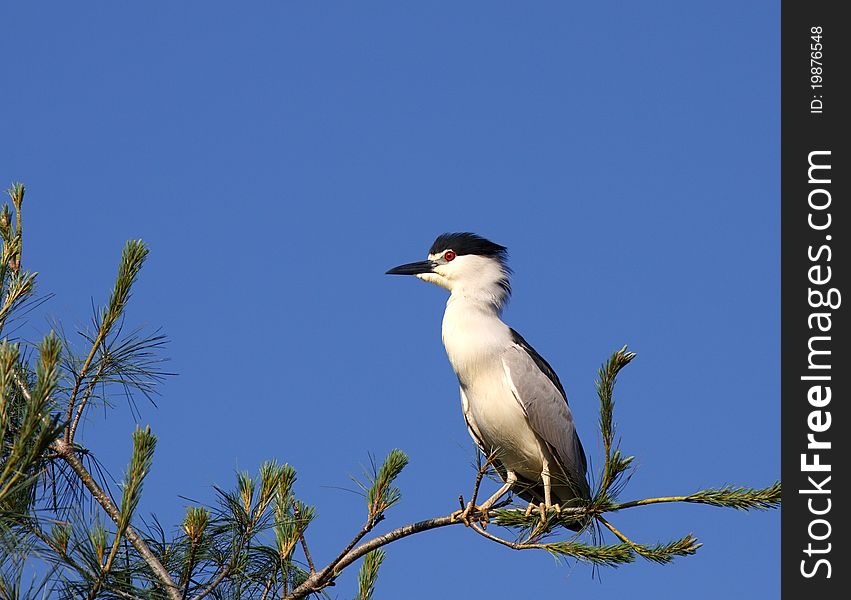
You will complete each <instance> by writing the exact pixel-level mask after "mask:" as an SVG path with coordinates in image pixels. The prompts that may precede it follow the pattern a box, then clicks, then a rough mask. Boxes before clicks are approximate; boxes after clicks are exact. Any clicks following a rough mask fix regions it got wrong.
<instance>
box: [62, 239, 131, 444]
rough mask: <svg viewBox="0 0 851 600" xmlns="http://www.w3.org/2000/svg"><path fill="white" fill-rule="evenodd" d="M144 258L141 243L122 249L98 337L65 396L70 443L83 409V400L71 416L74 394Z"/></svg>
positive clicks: (120, 309)
mask: <svg viewBox="0 0 851 600" xmlns="http://www.w3.org/2000/svg"><path fill="white" fill-rule="evenodd" d="M147 256H148V248H147V247H146V246H145V244H144V242H142V240H130V241H128V242H127V243H126V244H125V246H124V251H123V252H122V254H121V263H120V264H119V267H118V276H117V277H116V279H115V286H114V288H113V290H112V294H110V297H109V301H108V302H107V305H106V307H105V308H104V309H103V310H102V311H101V315H100V326H99V327H98V332H97V335H96V336H95V339H94V341H93V342H92V348H91V350H90V351H89V354H88V356H87V357H86V359H85V361H83V366H82V367H81V368H80V372H79V373H77V377H76V379H75V380H74V387H73V389H72V390H71V394H70V395H69V397H68V410H67V414H66V421H68V423H69V425H68V427H67V429H66V432H65V440H66V441H67V442H68V443H69V444H71V443H73V442H74V434H75V433H76V431H77V425H78V424H79V422H80V418H81V417H82V415H83V410H84V409H85V406H86V402H85V401H83V402H81V403H80V406H79V407H78V408H77V413H76V415H75V414H74V405H75V402H76V400H77V394H78V393H79V391H80V386H81V384H82V383H83V381H84V380H85V378H86V375H87V374H88V370H89V367H90V366H91V364H92V360H93V359H94V357H95V354H96V353H97V352H98V350H99V349H100V348H101V346H102V344H103V343H104V341H105V340H106V338H107V337H108V336H109V333H110V331H111V330H112V327H113V325H115V323H116V322H117V321H118V319H119V317H120V316H121V315H122V314H123V312H124V309H125V308H126V306H127V302H128V301H129V300H130V290H131V288H132V286H133V283H134V282H135V281H136V277H137V276H138V275H139V271H140V270H141V269H142V265H143V264H144V262H145V259H146V258H147ZM87 399H88V396H87V397H86V400H87ZM72 416H73V421H72Z"/></svg>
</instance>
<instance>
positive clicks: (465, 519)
mask: <svg viewBox="0 0 851 600" xmlns="http://www.w3.org/2000/svg"><path fill="white" fill-rule="evenodd" d="M461 504H462V506H463V504H464V503H463V502H462V503H461ZM450 519H452V521H453V522H455V521H461V522H462V523H464V525H466V526H467V527H469V526H470V525H472V524H473V523H474V522H476V521H478V522H479V523H481V524H482V526H483V527H484V526H485V525H486V523H487V522H488V511H487V509H486V508H483V507H481V506H476V505H475V504H473V501H472V500H471V501H470V502H468V503H467V505H466V506H464V508H462V509H461V510H456V511H455V512H454V513H452V514H451V515H450Z"/></svg>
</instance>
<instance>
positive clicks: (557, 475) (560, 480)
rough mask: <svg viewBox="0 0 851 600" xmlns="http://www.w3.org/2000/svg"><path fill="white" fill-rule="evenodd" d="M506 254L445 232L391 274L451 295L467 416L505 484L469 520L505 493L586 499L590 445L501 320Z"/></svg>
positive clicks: (449, 327) (451, 353)
mask: <svg viewBox="0 0 851 600" xmlns="http://www.w3.org/2000/svg"><path fill="white" fill-rule="evenodd" d="M507 258H508V257H507V250H506V248H505V247H504V246H500V245H499V244H495V243H493V242H491V241H489V240H486V239H485V238H483V237H480V236H478V235H476V234H473V233H444V234H443V235H440V236H439V237H438V238H437V239H436V240H435V241H434V244H432V246H431V249H430V250H429V251H428V258H427V259H426V260H424V261H420V262H413V263H409V264H404V265H400V266H398V267H395V268H393V269H390V270H389V271H387V274H389V275H415V276H416V277H417V278H418V279H422V280H423V281H428V282H430V283H434V284H436V285H439V286H440V287H443V288H445V289H447V290H449V292H450V296H449V300H448V302H447V303H446V311H445V312H444V315H443V345H444V347H445V348H446V354H447V355H448V357H449V362H450V363H451V364H452V368H453V369H454V371H455V374H456V375H457V376H458V382H459V383H460V384H461V408H462V410H463V413H464V419H465V420H466V422H467V429H468V431H469V432H470V435H471V436H472V438H473V440H474V441H475V442H476V444H477V445H478V447H479V448H480V449H481V451H482V452H483V453H484V454H485V455H486V456H491V455H493V456H495V460H494V466H495V468H496V470H497V472H498V473H499V474H500V476H501V477H502V479H503V481H504V482H505V485H503V486H502V487H501V488H500V489H499V490H498V491H497V492H496V493H495V494H493V496H491V497H490V498H489V499H488V500H487V501H485V502H484V503H483V504H482V505H481V506H479V507H473V506H472V505H468V507H467V511H466V512H465V513H464V516H465V517H466V516H467V513H468V512H469V511H470V510H471V509H473V508H476V509H478V510H480V511H481V512H482V513H484V514H487V510H488V509H489V508H490V507H491V506H493V505H494V504H495V503H496V502H497V501H498V500H499V499H500V498H502V497H503V496H504V495H505V494H506V493H508V491H509V490H511V491H512V492H514V493H516V494H517V495H519V496H520V497H521V498H523V499H525V500H527V501H528V502H530V503H535V504H541V503H543V508H550V507H554V508H555V509H556V510H560V508H562V507H564V506H565V505H570V504H573V503H574V502H575V499H578V500H586V499H588V498H589V497H590V490H589V486H588V479H587V475H586V471H587V468H588V467H587V460H586V458H585V451H584V450H583V449H582V443H581V442H580V441H579V436H578V435H577V433H576V427H575V425H574V422H573V414H572V413H571V411H570V407H569V406H568V404H567V396H566V394H565V392H564V388H563V387H562V385H561V382H560V381H559V379H558V376H557V375H556V373H555V371H553V369H552V367H550V365H549V363H547V361H546V360H544V358H543V357H542V356H541V355H540V354H538V353H537V352H536V351H535V349H534V348H532V346H530V345H529V343H528V342H527V341H526V340H524V339H523V337H522V336H521V335H520V334H519V333H517V332H516V331H514V329H512V328H510V327H509V326H508V325H506V324H505V323H503V321H502V319H501V318H500V316H501V313H502V308H503V306H504V305H505V303H506V301H507V300H508V297H509V296H510V294H511V285H510V282H509V277H510V274H511V270H510V269H509V268H508V265H507ZM531 507H532V504H530V508H531ZM541 514H542V516H543V515H544V514H545V511H544V510H541Z"/></svg>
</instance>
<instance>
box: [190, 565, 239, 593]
mask: <svg viewBox="0 0 851 600" xmlns="http://www.w3.org/2000/svg"><path fill="white" fill-rule="evenodd" d="M232 568H233V562H230V563H228V564H227V565H225V566H224V567H222V568H221V570H220V571H219V572H218V574H217V575H216V576H215V577H214V578H213V579H212V580H211V581H210V583H208V584H207V585H205V586H204V589H202V590H201V591H200V592H198V593H197V594H195V595H194V596H193V597H192V600H201V599H202V598H204V597H205V596H206V595H207V594H209V593H210V592H212V591H213V590H214V589H216V588H217V587H219V584H220V583H221V582H222V581H224V579H225V577H227V576H228V573H230V570H231V569H232ZM178 597H179V596H178Z"/></svg>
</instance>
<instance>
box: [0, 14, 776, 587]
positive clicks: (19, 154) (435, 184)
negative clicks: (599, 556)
mask: <svg viewBox="0 0 851 600" xmlns="http://www.w3.org/2000/svg"><path fill="white" fill-rule="evenodd" d="M0 21H2V22H3V23H4V26H3V30H4V33H3V36H0V55H2V56H3V57H4V59H3V61H2V63H3V66H2V70H1V71H2V74H3V76H2V80H3V83H4V86H3V87H4V91H3V93H2V94H0V135H2V140H3V143H2V144H0V182H4V183H3V185H6V184H8V183H10V182H11V181H13V180H20V181H23V182H24V183H26V184H27V185H28V188H29V192H28V196H27V203H26V206H25V210H26V212H25V219H26V227H27V236H28V237H27V239H26V240H25V244H26V247H25V254H24V258H25V262H26V266H27V268H30V269H34V270H37V271H39V272H40V290H41V291H42V292H44V293H53V294H55V296H54V297H53V299H52V300H50V302H49V303H47V304H46V305H44V306H42V307H41V309H40V310H39V312H38V313H37V314H33V315H31V316H30V319H29V321H28V323H27V324H26V325H25V326H24V327H23V328H22V329H21V330H20V331H19V335H21V336H23V337H28V338H33V339H34V338H36V337H38V336H40V335H42V334H43V333H44V332H45V331H46V330H47V328H48V319H49V318H58V319H61V320H62V321H63V322H64V324H65V327H66V329H68V330H74V329H75V328H77V327H78V326H83V325H85V324H87V323H88V319H89V316H90V314H91V302H92V298H94V300H95V301H96V302H102V301H103V300H104V299H105V298H106V295H107V293H108V291H109V289H110V288H111V285H112V279H113V277H114V273H115V269H116V265H117V260H118V256H119V253H120V250H121V247H122V244H123V242H124V240H126V239H128V238H143V239H144V240H145V241H146V242H147V243H148V244H149V245H150V247H151V257H150V260H149V262H148V264H147V265H146V267H145V269H144V271H143V273H142V277H141V280H140V282H139V284H138V286H137V288H136V290H135V293H134V298H133V301H132V305H131V308H130V310H129V312H128V320H129V322H130V323H131V324H144V325H147V326H149V327H150V328H156V327H159V326H162V327H163V329H164V330H165V332H167V334H168V335H169V337H170V338H171V340H172V341H171V344H170V346H169V349H168V356H169V357H170V359H171V361H170V363H169V369H171V370H173V371H175V372H177V373H179V376H177V377H174V378H172V379H170V380H169V381H168V382H167V384H165V385H164V386H163V387H162V388H161V391H162V395H161V396H160V397H159V399H158V404H159V408H156V409H155V408H153V407H151V406H149V405H144V404H142V405H141V406H142V419H141V422H142V423H143V424H144V423H150V424H151V426H152V428H153V430H154V432H155V433H156V434H157V435H158V436H159V439H160V443H159V446H158V448H157V455H156V462H155V465H154V469H153V472H152V473H151V475H150V477H149V479H148V480H147V482H146V491H145V495H144V498H143V501H142V505H141V510H142V511H143V512H154V513H156V514H157V515H158V516H159V517H160V520H161V521H162V522H163V523H165V524H173V525H175V526H176V525H177V524H178V523H179V520H180V518H181V517H182V514H183V511H184V508H185V506H186V502H185V500H183V499H181V498H180V497H178V496H187V497H191V498H195V499H197V500H199V501H202V502H204V501H207V502H209V501H211V500H212V498H213V492H212V487H211V486H212V485H213V484H218V485H225V486H226V485H230V484H231V482H232V481H233V473H234V471H235V470H237V469H249V470H252V471H254V470H255V469H256V467H257V466H258V465H259V463H260V462H261V461H263V460H265V459H268V458H276V459H278V460H279V461H287V462H290V463H291V464H293V465H294V466H295V467H296V468H297V469H298V472H299V481H298V484H297V490H298V492H299V493H300V495H301V497H302V498H303V499H304V500H305V501H307V502H309V503H312V504H315V505H316V506H317V511H318V514H319V519H318V520H317V522H316V523H315V524H314V525H313V526H312V528H311V530H310V531H309V541H310V542H311V545H312V546H313V554H314V557H315V558H316V559H317V560H318V561H322V560H328V559H329V558H330V557H331V556H332V555H333V554H335V553H336V551H338V550H339V549H340V548H341V547H342V545H344V543H345V541H347V540H348V537H349V536H350V534H351V533H353V532H354V531H355V530H356V529H357V528H358V527H359V526H360V516H361V514H363V512H364V511H363V510H362V509H363V501H362V499H361V498H360V497H358V496H357V495H355V494H353V493H350V492H348V491H345V490H344V489H343V488H347V489H352V488H354V485H353V484H352V483H351V481H350V476H351V475H359V474H360V473H361V472H362V467H363V466H364V465H367V464H368V461H369V453H372V454H374V455H376V456H378V457H383V456H384V455H385V454H386V453H387V452H388V451H389V450H390V449H391V448H394V447H399V448H402V449H403V450H405V451H406V452H407V453H408V454H409V455H410V457H411V463H410V466H409V467H408V468H407V469H406V471H405V472H404V473H403V475H402V477H401V481H400V483H401V487H402V492H403V502H402V504H401V505H400V506H399V507H398V508H397V509H396V510H395V511H394V512H393V513H391V514H390V516H389V518H388V519H387V522H386V526H387V527H392V526H394V525H400V524H403V523H405V522H409V521H412V520H418V519H420V518H425V517H429V516H436V515H438V514H445V513H446V512H447V511H449V510H453V509H454V508H455V507H456V504H457V500H456V498H457V496H458V494H459V493H464V494H465V495H466V494H468V493H469V488H470V486H471V484H472V478H473V473H472V470H471V467H470V462H471V460H472V457H473V456H474V454H473V445H472V442H471V440H470V439H469V438H468V435H467V432H466V429H465V427H464V422H463V418H462V417H461V413H460V404H459V399H458V390H457V382H456V381H455V378H454V375H453V373H452V371H451V368H450V366H449V364H448V362H447V360H446V357H445V354H444V351H443V348H442V346H441V343H440V319H441V315H442V310H443V305H444V302H445V292H443V291H442V290H440V289H438V288H435V287H433V286H428V285H426V284H423V283H421V282H418V281H415V280H413V279H411V280H403V279H400V278H391V277H387V276H385V275H383V273H384V271H385V270H386V269H387V268H389V267H391V266H394V265H396V264H399V263H402V262H408V261H412V260H419V259H421V258H423V257H424V256H425V254H426V251H427V249H428V247H429V245H430V244H431V242H432V240H433V239H434V237H435V236H436V235H437V234H439V233H441V232H443V231H456V230H470V231H475V232H477V233H480V234H482V235H485V236H486V237H489V238H491V239H493V240H494V241H497V242H499V243H502V244H504V245H506V246H508V247H509V250H510V253H511V265H512V267H513V268H514V270H515V272H516V275H515V277H514V280H513V283H514V290H515V293H514V297H513V299H512V301H511V303H510V304H509V306H508V308H507V310H506V312H505V319H506V320H507V321H508V322H509V323H510V324H511V325H512V326H514V327H515V328H516V329H518V330H519V331H520V332H521V333H522V334H523V335H524V337H526V339H528V340H529V341H530V343H532V344H533V345H534V346H535V347H536V349H537V350H538V351H539V352H541V353H542V354H543V355H544V356H545V357H546V358H547V359H548V360H549V362H550V363H551V364H552V365H553V366H554V368H555V369H556V371H557V372H558V373H559V375H560V377H561V379H562V381H563V383H564V385H565V388H566V390H567V393H568V397H569V399H570V403H571V406H572V408H573V411H574V414H575V416H576V419H577V423H578V428H579V432H580V435H581V437H582V439H583V442H584V444H585V447H586V449H587V450H588V452H589V454H590V455H591V457H593V460H594V463H595V464H599V456H600V443H599V437H598V434H597V431H596V419H597V401H596V397H595V394H594V378H595V375H596V369H597V367H598V366H599V364H600V363H601V362H602V361H603V360H605V359H606V358H607V356H608V355H609V354H610V352H611V351H613V350H614V349H616V348H618V347H620V346H622V345H623V344H629V346H630V348H631V349H633V350H635V351H636V352H637V353H638V359H637V360H636V361H635V362H634V363H633V364H632V365H631V366H629V367H628V368H627V370H626V371H625V372H624V374H623V376H622V378H621V380H620V383H619V387H618V398H617V399H618V401H619V404H618V406H617V412H616V419H617V421H618V424H619V431H620V433H621V435H622V438H623V448H624V450H625V451H626V452H628V453H629V454H634V455H636V456H637V457H638V464H639V468H638V471H637V473H636V474H635V475H634V477H633V479H632V481H631V482H630V485H629V487H628V488H627V489H626V491H625V493H624V495H623V497H624V499H633V498H639V497H645V496H656V495H669V494H680V493H688V492H691V491H694V490H697V489H699V488H701V487H706V486H717V485H721V484H725V483H734V484H745V485H753V486H764V485H768V484H770V483H771V482H773V481H774V480H775V479H778V478H779V477H780V456H779V423H780V412H779V406H780V404H779V106H780V104H779V34H778V32H779V3H776V2H749V3H741V2H729V1H718V0H715V1H713V2H693V3H683V2H652V3H613V2H601V3H593V4H592V3H583V4H581V5H580V4H577V5H575V6H574V5H569V4H568V3H563V2H537V3H529V4H524V5H521V4H518V3H508V2H464V3H449V2H362V3H340V2H337V3H333V2H322V3H309V2H265V3H252V5H251V6H246V5H244V4H239V5H237V4H236V3H218V2H203V3H202V2H184V3H179V4H178V3H156V4H154V5H151V3H145V5H144V6H143V5H142V4H141V3H140V4H138V5H136V6H127V5H126V4H124V5H121V6H118V5H113V4H111V3H89V4H86V5H79V4H78V5H73V6H72V5H69V4H66V3H37V4H32V3H31V4H27V5H24V4H19V5H6V6H4V7H3V8H2V9H0ZM134 426H135V425H134V420H133V416H132V415H131V414H130V412H129V411H128V410H127V409H126V408H125V407H123V405H119V408H118V409H116V411H114V412H112V413H110V415H109V416H108V419H105V418H104V415H103V413H96V412H93V413H91V415H90V418H89V420H88V422H86V423H85V424H84V427H83V429H82V434H83V436H84V437H83V441H84V442H85V443H88V444H89V445H90V446H91V447H92V448H93V450H94V451H95V452H96V453H97V454H99V456H100V457H101V458H102V459H103V460H104V462H105V463H106V464H107V465H108V466H110V468H111V469H112V471H113V473H115V474H116V476H117V475H118V474H119V473H120V472H121V471H122V470H123V465H124V463H125V461H126V458H127V456H128V455H129V449H130V440H129V434H130V432H131V431H132V429H133V428H134ZM612 521H613V523H615V524H616V525H617V526H618V527H619V528H620V529H621V530H622V531H624V532H626V533H627V534H628V535H631V536H632V537H633V538H634V539H636V540H638V541H645V542H654V541H657V540H658V541H668V540H669V539H673V538H676V537H680V536H682V535H684V534H686V533H688V532H690V531H691V532H694V534H695V535H696V536H697V537H698V538H699V539H700V541H702V542H703V543H704V544H705V546H704V547H703V548H702V549H701V550H700V551H699V552H698V554H697V555H696V556H694V557H690V558H685V559H681V560H679V561H677V562H675V563H674V564H672V565H668V566H657V565H651V564H647V563H637V564H635V565H632V566H627V567H623V568H621V569H618V570H604V571H603V572H602V578H601V579H599V580H598V579H592V577H591V569H590V568H589V567H587V566H585V565H581V564H580V565H575V564H570V565H567V566H565V565H563V564H558V563H556V562H554V561H553V560H552V559H551V558H550V557H549V556H548V555H546V554H533V553H523V554H519V553H515V552H512V551H510V550H508V549H506V548H503V547H499V546H496V545H494V544H492V543H488V542H486V541H485V540H483V539H481V538H479V537H478V536H476V535H475V534H473V533H472V532H470V531H466V530H465V529H464V528H462V527H455V528H450V529H448V530H440V531H434V532H430V533H426V534H423V535H419V536H416V537H414V538H411V539H408V540H406V541H402V542H400V543H396V544H394V545H392V546H390V547H389V548H388V558H387V560H386V561H385V564H384V567H383V569H382V570H383V573H382V576H381V579H380V582H379V588H378V597H379V598H394V597H402V598H432V597H434V595H435V594H436V593H439V594H440V595H441V596H443V597H446V598H461V597H465V598H470V597H472V598H485V597H490V598H508V597H544V596H545V595H552V596H553V597H588V595H591V594H593V597H596V598H623V597H630V598H675V597H681V594H683V593H688V595H689V597H690V598H692V600H698V599H701V598H717V597H718V594H724V595H731V596H735V597H741V598H751V597H753V598H757V597H758V598H771V597H777V596H778V595H779V541H780V540H779V537H780V519H779V513H777V512H773V513H769V514H743V513H736V512H733V511H728V510H721V509H713V508H709V507H702V506H663V507H648V508H646V509H643V510H634V511H627V512H624V513H622V514H619V515H614V516H613V518H612ZM353 594H354V585H353V578H352V574H350V575H349V576H345V577H343V578H342V580H341V581H340V583H339V585H338V587H336V588H334V589H333V590H332V597H339V598H347V597H351V596H353Z"/></svg>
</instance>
